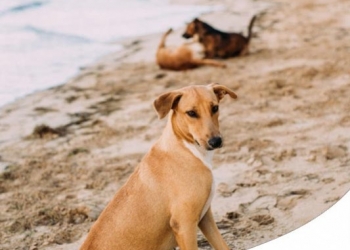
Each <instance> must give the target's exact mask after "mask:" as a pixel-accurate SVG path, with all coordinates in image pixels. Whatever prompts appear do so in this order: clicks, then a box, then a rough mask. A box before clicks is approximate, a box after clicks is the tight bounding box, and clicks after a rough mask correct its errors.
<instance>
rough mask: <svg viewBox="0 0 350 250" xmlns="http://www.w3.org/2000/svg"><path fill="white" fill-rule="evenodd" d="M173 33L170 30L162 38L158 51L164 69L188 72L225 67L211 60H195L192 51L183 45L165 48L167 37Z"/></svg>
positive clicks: (159, 61)
mask: <svg viewBox="0 0 350 250" xmlns="http://www.w3.org/2000/svg"><path fill="white" fill-rule="evenodd" d="M171 32H172V29H169V30H168V31H167V32H166V33H165V34H164V35H163V37H162V39H161V41H160V44H159V46H158V50H157V55H156V57H157V63H158V65H159V66H160V68H162V69H170V70H186V69H192V68H196V67H198V66H201V65H211V66H215V67H222V68H223V67H225V64H223V63H221V62H218V61H215V60H210V59H200V58H194V56H193V52H192V50H191V49H190V48H189V47H188V46H187V45H186V44H183V45H182V46H180V47H177V48H169V47H166V46H165V40H166V37H167V36H168V35H169V34H170V33H171Z"/></svg>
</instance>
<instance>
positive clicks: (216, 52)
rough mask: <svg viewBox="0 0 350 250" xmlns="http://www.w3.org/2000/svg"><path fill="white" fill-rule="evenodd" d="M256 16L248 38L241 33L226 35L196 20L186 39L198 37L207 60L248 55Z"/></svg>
mask: <svg viewBox="0 0 350 250" xmlns="http://www.w3.org/2000/svg"><path fill="white" fill-rule="evenodd" d="M255 19H256V16H253V18H252V20H251V21H250V24H249V27H248V36H247V37H244V36H243V35H242V34H239V33H226V32H222V31H220V30H217V29H215V28H213V27H212V26H210V25H209V24H207V23H205V22H203V21H201V20H199V19H198V18H195V19H194V20H193V21H192V22H191V23H189V24H188V25H187V28H186V31H185V33H184V34H183V35H182V36H183V37H184V38H187V39H188V38H191V37H193V36H194V35H198V37H199V42H200V43H202V44H203V46H204V53H205V58H228V57H234V56H242V55H246V54H248V50H249V48H248V47H249V41H250V38H251V36H252V28H253V24H254V21H255Z"/></svg>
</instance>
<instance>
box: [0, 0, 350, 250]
mask: <svg viewBox="0 0 350 250" xmlns="http://www.w3.org/2000/svg"><path fill="white" fill-rule="evenodd" d="M173 2H175V1H173ZM184 2H186V3H187V2H189V3H191V4H213V2H212V1H210V0H191V1H181V0H176V3H183V4H185V3H184ZM232 2H234V1H226V0H220V1H215V4H217V3H219V4H222V5H223V6H225V8H223V9H221V10H218V11H215V12H211V13H207V14H205V15H203V16H202V17H201V18H202V19H203V20H205V21H207V22H209V23H212V24H213V25H214V26H215V27H217V28H220V29H222V30H227V31H236V32H243V33H246V32H247V27H246V26H247V25H248V22H249V20H250V18H251V17H252V15H254V14H258V18H257V21H256V23H255V25H254V28H253V33H254V34H253V38H252V41H251V46H250V54H249V55H248V56H244V57H240V58H232V59H228V60H225V63H226V64H227V68H225V69H221V68H219V69H218V68H212V67H201V68H198V69H194V70H191V71H183V72H172V71H164V70H160V69H159V67H158V66H157V65H156V64H155V51H156V47H157V44H158V41H159V38H160V34H153V35H148V36H143V37H135V38H132V39H127V40H125V41H123V44H124V46H125V49H124V50H123V51H119V52H117V53H114V54H111V55H108V56H106V57H104V58H102V59H100V60H98V61H97V62H95V63H93V64H91V65H89V66H86V67H82V68H81V71H80V73H79V74H78V75H76V76H75V77H73V78H72V79H70V80H69V81H68V82H67V83H65V84H64V85H61V86H58V87H53V88H51V89H47V90H45V91H41V92H36V93H34V94H31V95H28V96H26V97H23V98H21V99H19V100H17V101H15V102H13V103H10V104H8V105H6V106H3V107H1V108H0V180H1V181H0V201H1V202H0V210H1V211H2V212H1V214H0V227H1V228H2V230H1V231H0V248H1V249H4V250H5V249H31V250H34V249H49V250H53V249H78V248H79V246H80V244H81V243H82V241H83V240H84V238H85V237H86V235H87V232H88V230H89V228H90V227H91V225H92V224H93V222H94V221H95V220H96V219H97V217H98V216H99V214H100V212H101V211H102V209H103V208H104V207H105V206H106V204H107V203H108V201H109V200H110V199H111V198H112V197H113V195H114V194H115V192H116V191H117V190H118V188H120V187H121V185H123V184H124V183H125V181H126V180H127V178H128V176H129V175H130V173H131V172H132V171H133V170H134V168H135V167H136V165H137V163H138V162H139V161H140V160H141V158H142V157H143V155H144V154H145V153H146V152H147V151H148V149H149V148H150V147H151V145H152V144H153V143H154V142H155V140H156V139H157V138H158V137H159V135H160V133H161V131H162V128H163V127H164V126H165V123H166V119H164V120H158V118H157V114H156V112H155V111H154V109H153V107H152V103H153V100H154V99H155V98H156V97H157V96H158V95H159V94H161V93H163V92H165V91H169V90H173V89H177V88H180V87H184V86H187V85H192V84H207V83H211V82H218V83H221V84H223V85H226V86H228V87H230V88H231V89H233V90H234V91H235V92H236V93H237V95H238V99H237V100H235V101H232V100H229V98H225V100H224V101H223V102H222V105H221V106H220V124H221V125H220V126H221V133H222V135H223V137H224V147H223V148H221V149H219V150H217V151H216V153H215V156H214V164H213V165H214V166H215V167H214V170H213V174H214V177H215V179H216V184H217V189H216V194H215V196H214V199H213V202H212V210H213V212H214V214H215V219H216V221H217V225H218V227H219V229H220V231H221V233H222V234H223V236H224V238H225V240H226V241H227V242H228V244H229V246H230V247H231V248H232V249H249V248H252V247H254V246H257V245H260V244H262V243H264V242H267V241H269V240H272V239H275V238H277V237H279V236H281V235H284V234H286V233H288V232H290V231H292V230H294V229H296V228H298V227H300V226H302V225H304V224H305V223H307V222H309V221H310V220H312V219H314V218H315V217H317V216H318V215H320V214H321V213H322V212H324V211H326V210H327V209H328V208H329V207H331V206H332V205H333V204H334V203H335V202H337V201H338V200H339V199H340V198H341V197H342V196H343V195H344V194H345V193H346V192H347V191H348V190H349V189H350V153H349V151H350V98H349V96H350V67H349V66H350V56H349V55H350V12H349V11H347V10H349V8H350V2H349V1H346V0H334V1H326V0H296V1H287V0H279V1H268V2H264V1H251V2H249V1H247V2H248V3H247V4H245V5H237V3H236V4H234V3H232ZM232 13H240V14H239V15H232ZM183 30H184V27H183V28H181V29H177V30H176V31H175V32H174V33H173V34H171V36H170V37H169V44H178V43H181V42H183V40H182V39H181V38H180V34H181V33H182V32H183ZM198 243H199V246H200V249H211V248H210V246H209V245H208V243H207V241H206V240H205V239H204V237H203V236H202V234H201V233H198Z"/></svg>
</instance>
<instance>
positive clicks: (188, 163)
mask: <svg viewBox="0 0 350 250" xmlns="http://www.w3.org/2000/svg"><path fill="white" fill-rule="evenodd" d="M226 94H228V95H229V96H230V97H232V98H237V96H236V94H235V93H234V92H233V91H231V90H230V89H228V88H227V87H225V86H222V85H219V84H210V85H206V86H204V85H194V86H189V87H185V88H182V89H179V90H176V91H171V92H167V93H164V94H162V95H160V96H159V97H158V98H157V99H156V100H155V101H154V107H155V109H156V111H157V112H158V116H159V118H160V119H161V118H164V117H165V116H166V115H167V114H168V113H169V112H170V115H169V118H168V123H167V125H166V127H165V129H164V131H163V133H162V135H161V137H160V138H159V139H158V141H157V142H156V143H155V144H154V145H153V147H152V148H151V149H150V151H149V152H148V153H147V154H146V155H145V156H144V158H143V159H142V161H141V162H140V163H139V165H138V167H137V168H136V169H135V171H134V173H133V174H132V175H131V176H130V178H129V179H128V181H127V182H126V184H125V185H124V186H123V187H122V188H121V189H120V190H119V191H118V192H117V194H116V195H115V196H114V198H113V199H112V201H111V202H110V203H109V204H108V206H107V207H106V208H105V209H104V211H103V212H102V214H101V215H100V216H99V218H98V220H97V221H96V222H95V224H94V225H93V226H92V228H91V230H90V232H89V234H88V236H87V239H86V240H85V242H84V244H83V245H82V247H81V248H80V249H81V250H112V249H113V250H116V249H117V250H119V249H120V250H149V249H153V250H158V249H159V250H171V249H173V248H174V247H176V246H179V247H180V249H181V250H195V249H198V246H197V227H199V228H200V229H201V231H202V232H203V234H204V235H205V237H206V238H207V239H208V241H209V243H210V244H211V245H212V246H213V247H214V248H215V249H219V250H228V249H229V248H228V246H227V245H226V243H225V241H224V240H223V238H222V236H221V234H220V232H219V230H218V228H217V226H216V224H215V221H214V218H213V215H212V212H211V208H210V203H211V200H212V198H213V195H214V192H215V191H214V190H215V186H214V180H213V174H212V171H211V159H212V156H213V150H214V149H216V148H220V147H221V146H222V139H221V135H220V131H219V121H218V117H219V102H220V100H221V99H222V98H223V97H224V96H225V95H226Z"/></svg>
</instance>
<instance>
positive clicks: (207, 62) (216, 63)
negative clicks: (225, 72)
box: [192, 59, 226, 68]
mask: <svg viewBox="0 0 350 250" xmlns="http://www.w3.org/2000/svg"><path fill="white" fill-rule="evenodd" d="M192 62H193V63H194V64H195V65H197V66H201V65H210V66H215V67H220V68H226V64H224V63H222V62H219V61H216V60H211V59H192Z"/></svg>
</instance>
